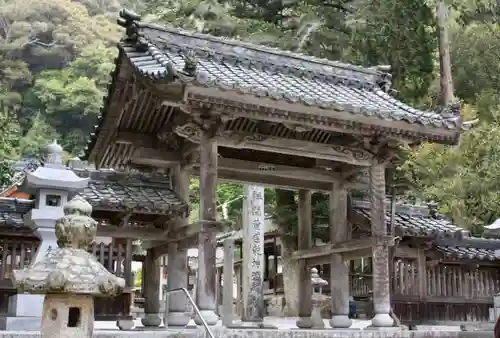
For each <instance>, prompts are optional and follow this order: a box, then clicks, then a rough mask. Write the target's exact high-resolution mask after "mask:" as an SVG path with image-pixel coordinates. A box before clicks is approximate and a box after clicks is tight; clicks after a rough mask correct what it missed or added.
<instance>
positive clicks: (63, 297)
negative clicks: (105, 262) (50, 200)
mask: <svg viewBox="0 0 500 338" xmlns="http://www.w3.org/2000/svg"><path fill="white" fill-rule="evenodd" d="M91 212H92V207H91V206H90V204H89V203H88V202H87V201H85V200H84V199H83V198H82V197H80V196H77V197H75V198H74V199H72V200H71V201H70V202H69V203H68V204H66V205H65V206H64V215H65V216H64V217H62V218H60V219H59V220H58V221H57V222H56V226H55V228H56V237H57V244H58V245H59V248H56V249H49V250H48V251H47V252H46V254H45V256H44V257H42V258H41V260H39V261H38V262H35V263H34V264H33V265H32V266H30V267H27V268H24V269H22V270H14V271H13V282H14V284H15V286H16V288H17V289H18V291H19V292H27V293H31V294H45V300H44V303H43V314H42V328H41V334H42V335H41V336H42V338H68V337H82V338H87V337H89V338H90V337H92V332H93V329H94V298H93V297H94V296H108V297H112V296H115V295H117V294H119V293H121V292H122V290H123V288H124V287H125V280H124V279H123V278H118V277H116V276H115V275H113V274H111V273H110V272H109V271H108V270H106V268H104V266H102V265H101V264H100V263H99V262H98V261H97V260H96V258H95V257H94V256H93V255H91V254H89V253H88V252H87V247H88V246H89V245H90V244H91V243H92V241H93V240H94V238H95V236H96V231H97V222H96V221H95V220H93V219H92V218H91V217H90V214H91Z"/></svg>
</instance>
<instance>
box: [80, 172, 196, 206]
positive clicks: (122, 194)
mask: <svg viewBox="0 0 500 338" xmlns="http://www.w3.org/2000/svg"><path fill="white" fill-rule="evenodd" d="M75 172H76V174H77V175H79V176H82V177H90V182H89V185H88V187H87V188H86V189H85V190H84V192H83V194H82V195H83V197H85V199H86V200H87V201H88V202H89V203H90V204H91V205H92V207H93V208H94V210H116V211H127V210H129V211H133V212H135V213H157V214H166V213H169V212H179V213H185V214H187V213H188V211H189V207H188V205H187V204H186V203H185V202H184V201H182V200H181V199H180V198H179V197H178V196H177V194H176V193H175V192H174V191H173V190H172V189H171V184H170V178H169V177H168V176H166V175H165V176H164V175H148V174H144V173H121V172H115V171H108V170H75Z"/></svg>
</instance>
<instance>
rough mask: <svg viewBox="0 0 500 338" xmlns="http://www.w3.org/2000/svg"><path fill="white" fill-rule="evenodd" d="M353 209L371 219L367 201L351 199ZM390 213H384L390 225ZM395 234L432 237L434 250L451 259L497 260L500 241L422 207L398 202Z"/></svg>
mask: <svg viewBox="0 0 500 338" xmlns="http://www.w3.org/2000/svg"><path fill="white" fill-rule="evenodd" d="M353 208H354V210H355V211H356V212H358V213H359V214H361V215H362V216H364V217H366V218H367V219H370V203H369V202H366V201H353ZM390 221H391V215H390V213H389V212H387V214H386V222H387V223H388V224H389V222H390ZM394 221H395V226H396V229H395V231H396V234H397V235H399V236H421V237H430V238H432V239H433V247H434V249H435V250H436V251H437V252H439V253H441V254H442V255H443V257H445V258H450V259H470V260H489V261H497V260H500V258H499V257H497V255H496V254H495V251H496V250H500V240H498V239H486V238H477V237H471V235H470V232H469V231H467V230H464V229H462V228H460V227H458V226H456V225H454V224H453V223H452V222H450V221H449V220H448V219H445V218H443V217H441V218H439V217H438V218H436V217H433V216H432V215H431V214H430V210H429V208H427V207H425V206H414V205H398V206H397V207H396V213H395V219H394Z"/></svg>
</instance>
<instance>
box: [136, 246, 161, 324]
mask: <svg viewBox="0 0 500 338" xmlns="http://www.w3.org/2000/svg"><path fill="white" fill-rule="evenodd" d="M143 272H144V274H143V278H144V279H143V281H144V318H142V321H141V322H142V325H144V326H160V324H161V318H160V316H159V315H158V314H159V313H160V259H156V258H155V254H154V251H153V249H148V250H147V251H146V258H145V259H144V265H143Z"/></svg>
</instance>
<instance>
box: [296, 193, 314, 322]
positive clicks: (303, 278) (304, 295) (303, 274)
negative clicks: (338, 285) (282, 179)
mask: <svg viewBox="0 0 500 338" xmlns="http://www.w3.org/2000/svg"><path fill="white" fill-rule="evenodd" d="M298 225H299V229H298V249H299V250H305V249H309V248H310V247H311V244H312V209H311V191H310V190H299V224H298ZM299 274H300V275H299V319H298V320H297V326H298V327H299V328H311V327H312V320H311V313H312V286H311V273H310V271H309V268H308V266H307V261H306V260H305V259H301V260H300V261H299Z"/></svg>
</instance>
